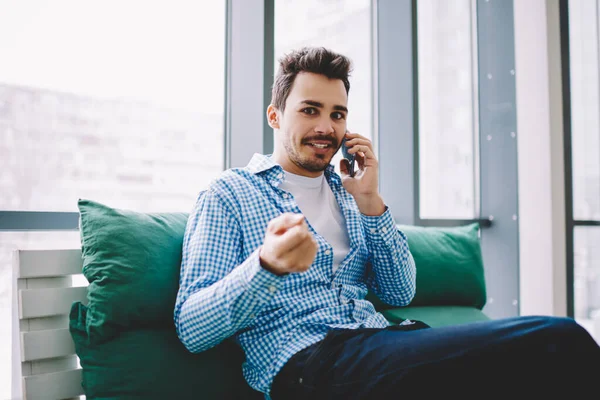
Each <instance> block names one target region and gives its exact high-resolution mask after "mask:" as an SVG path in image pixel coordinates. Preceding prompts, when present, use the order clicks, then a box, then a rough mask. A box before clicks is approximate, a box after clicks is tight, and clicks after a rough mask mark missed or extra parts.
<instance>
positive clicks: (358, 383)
mask: <svg viewBox="0 0 600 400" xmlns="http://www.w3.org/2000/svg"><path fill="white" fill-rule="evenodd" d="M420 327H423V329H416V328H420ZM416 328H414V327H413V328H411V327H409V328H408V329H407V327H406V326H404V327H403V326H391V327H388V328H384V329H370V328H368V329H357V330H338V331H331V332H330V333H328V334H327V336H326V337H325V339H324V340H322V341H321V342H318V343H316V344H314V345H312V346H310V347H308V348H306V349H304V350H302V351H300V352H299V353H297V354H296V355H295V356H294V357H292V358H291V359H290V360H289V361H288V362H287V363H286V365H285V366H284V367H283V369H282V370H281V371H280V372H279V373H278V374H277V376H276V377H275V380H274V382H273V385H272V389H271V393H270V395H271V398H272V399H273V400H291V399H310V400H320V399H327V400H334V399H343V400H353V399H357V400H358V399H361V400H364V399H412V398H426V399H428V398H445V397H450V398H454V397H455V396H456V397H458V398H462V399H465V398H469V399H487V398H511V399H518V398H532V399H544V398H562V399H577V398H594V396H597V395H598V393H600V347H599V346H598V344H597V343H596V342H595V341H594V339H593V338H592V337H591V336H590V335H589V333H588V332H587V331H586V330H585V329H584V328H582V327H581V326H580V325H578V324H577V323H576V322H575V321H574V320H573V319H570V318H560V317H542V316H540V317H538V316H531V317H530V316H526V317H515V318H505V319H499V320H492V321H484V322H476V323H469V324H462V325H455V326H449V327H440V328H427V327H426V326H417V327H416ZM586 393H587V395H586ZM592 393H594V394H592ZM590 395H591V396H592V397H589V396H590Z"/></svg>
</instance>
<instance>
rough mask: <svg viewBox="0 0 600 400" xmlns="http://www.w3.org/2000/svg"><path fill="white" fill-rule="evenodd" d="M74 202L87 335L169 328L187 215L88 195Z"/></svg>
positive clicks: (99, 338) (105, 336) (98, 336)
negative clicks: (110, 203)
mask: <svg viewBox="0 0 600 400" xmlns="http://www.w3.org/2000/svg"><path fill="white" fill-rule="evenodd" d="M78 206H79V214H80V232H81V250H82V256H83V275H84V276H85V277H86V279H87V280H88V282H89V287H88V295H87V297H88V312H87V333H88V336H89V340H90V341H91V342H93V343H100V342H102V341H104V340H108V339H110V338H112V337H114V336H116V335H117V334H118V333H119V332H121V331H123V330H127V329H131V328H144V327H146V328H147V327H164V328H170V327H173V326H174V322H173V309H174V307H175V299H176V296H177V290H178V287H179V271H180V267H181V248H182V243H183V235H184V232H185V225H186V223H187V217H188V214H186V213H160V214H152V213H138V212H133V211H127V210H119V209H115V208H111V207H107V206H105V205H103V204H100V203H97V202H94V201H90V200H79V202H78Z"/></svg>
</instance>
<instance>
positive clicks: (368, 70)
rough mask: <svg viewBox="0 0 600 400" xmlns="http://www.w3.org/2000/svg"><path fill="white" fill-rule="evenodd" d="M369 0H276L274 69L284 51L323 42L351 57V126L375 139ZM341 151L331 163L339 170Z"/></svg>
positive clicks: (349, 117)
mask: <svg viewBox="0 0 600 400" xmlns="http://www.w3.org/2000/svg"><path fill="white" fill-rule="evenodd" d="M371 18H372V16H371V1H370V0H332V1H322V0H277V1H276V2H275V72H277V67H278V63H277V60H278V59H279V57H281V56H282V55H283V54H285V53H287V52H289V51H291V50H295V49H298V48H300V47H302V46H322V47H326V48H328V49H330V50H333V51H336V52H338V53H341V54H343V55H345V56H347V57H349V58H350V59H351V60H352V62H353V64H354V72H353V73H352V75H351V76H350V94H349V98H348V110H349V113H348V129H349V130H350V131H351V132H355V133H359V134H361V135H364V136H366V137H368V138H370V139H372V140H373V128H372V121H373V110H372V104H373V101H372V96H373V93H372V87H373V85H372V60H373V55H372V35H371V26H372V25H371ZM340 159H341V154H340V152H338V154H336V155H335V157H334V158H333V160H332V161H331V163H332V164H333V165H334V166H335V167H336V171H338V172H339V160H340Z"/></svg>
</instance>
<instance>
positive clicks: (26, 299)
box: [19, 287, 87, 318]
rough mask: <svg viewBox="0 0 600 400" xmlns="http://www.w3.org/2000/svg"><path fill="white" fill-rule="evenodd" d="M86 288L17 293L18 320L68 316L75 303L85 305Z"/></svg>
mask: <svg viewBox="0 0 600 400" xmlns="http://www.w3.org/2000/svg"><path fill="white" fill-rule="evenodd" d="M86 293H87V287H71V288H62V289H31V290H27V289H26V290H20V291H19V318H38V317H48V316H51V315H63V314H68V313H69V312H70V310H71V305H72V304H73V302H75V301H81V302H83V303H84V304H85V303H87V297H86Z"/></svg>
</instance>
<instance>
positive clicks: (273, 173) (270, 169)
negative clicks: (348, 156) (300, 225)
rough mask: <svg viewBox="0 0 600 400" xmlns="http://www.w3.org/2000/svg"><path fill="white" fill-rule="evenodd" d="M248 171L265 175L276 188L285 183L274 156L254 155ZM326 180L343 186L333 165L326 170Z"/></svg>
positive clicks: (331, 183)
mask: <svg viewBox="0 0 600 400" xmlns="http://www.w3.org/2000/svg"><path fill="white" fill-rule="evenodd" d="M246 169H247V170H248V171H250V172H251V173H253V174H255V175H260V174H264V175H265V177H266V178H267V180H268V181H269V182H270V183H271V184H273V185H275V186H279V184H280V183H281V182H283V178H284V174H285V171H284V170H283V168H281V165H279V164H277V163H276V162H275V161H274V160H273V155H272V154H267V155H265V154H260V153H254V155H253V156H252V159H251V160H250V162H249V163H248V165H247V166H246ZM325 179H327V182H328V183H329V185H330V186H331V185H333V186H336V187H339V186H340V185H341V184H342V180H341V178H340V176H339V175H338V174H337V173H336V172H335V168H334V166H333V165H331V164H329V165H328V166H327V168H326V169H325Z"/></svg>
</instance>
